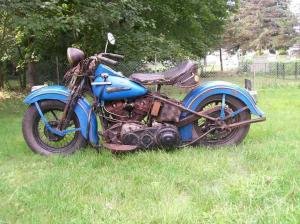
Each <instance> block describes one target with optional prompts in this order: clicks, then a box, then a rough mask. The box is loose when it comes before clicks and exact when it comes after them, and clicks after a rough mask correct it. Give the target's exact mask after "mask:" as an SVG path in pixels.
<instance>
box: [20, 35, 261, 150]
mask: <svg viewBox="0 0 300 224" xmlns="http://www.w3.org/2000/svg"><path fill="white" fill-rule="evenodd" d="M108 44H112V45H114V44H115V38H114V36H113V35H112V34H111V33H109V34H108V38H107V43H106V47H105V51H104V53H99V54H96V55H94V56H91V57H85V54H84V52H83V51H81V50H79V49H76V48H68V50H67V57H68V61H69V62H70V64H71V69H70V70H69V71H67V73H66V74H65V83H66V84H65V86H34V87H33V88H32V91H31V93H30V94H29V95H28V96H27V97H26V98H25V100H24V102H25V103H26V104H27V105H29V107H28V109H27V111H26V112H25V115H24V118H23V123H22V129H23V135H24V139H25V141H26V143H27V144H28V146H29V147H30V148H31V149H32V151H34V152H36V153H39V154H42V155H52V154H71V153H74V152H75V151H76V150H78V149H80V148H82V147H84V146H85V145H86V144H87V143H89V144H90V145H92V146H94V147H95V148H96V149H100V148H101V147H105V148H108V149H110V150H111V151H112V152H128V151H135V150H138V149H144V150H147V149H153V148H177V147H178V148H179V147H186V146H197V145H203V146H212V147H215V146H217V147H219V146H226V145H237V144H239V143H241V142H242V141H243V139H244V138H245V137H246V135H247V133H248V131H249V128H250V124H252V123H256V122H261V121H264V120H265V119H266V118H265V115H264V113H263V112H262V111H261V110H260V109H259V108H258V107H257V105H256V99H255V98H254V97H253V96H252V94H251V91H249V90H247V89H246V88H241V87H239V86H237V85H235V84H231V83H228V82H223V81H211V82H206V83H203V84H199V81H200V77H199V75H198V66H197V64H196V63H195V62H193V61H191V60H187V61H184V62H182V63H181V64H179V65H178V66H176V67H174V68H172V69H170V70H168V71H165V72H158V73H152V74H147V73H134V74H132V75H131V76H130V77H128V78H127V77H125V76H123V74H122V73H121V72H116V71H114V70H113V69H112V68H111V67H109V66H114V65H116V64H118V63H119V62H120V61H121V60H122V59H123V58H124V56H123V55H118V54H113V53H107V47H108ZM163 85H173V86H176V87H178V88H188V89H190V91H189V93H188V94H187V95H186V97H185V98H184V99H183V100H182V101H179V100H177V99H171V98H169V97H168V96H167V95H165V94H163V93H161V91H160V90H161V87H162V86H163ZM146 86H150V87H151V86H152V87H156V89H155V90H153V91H151V90H150V89H154V88H147V87H146ZM86 96H90V97H86ZM87 98H89V99H90V100H89V101H88V100H87ZM97 117H98V120H99V122H98V120H97ZM98 123H100V127H101V128H100V130H101V131H98Z"/></svg>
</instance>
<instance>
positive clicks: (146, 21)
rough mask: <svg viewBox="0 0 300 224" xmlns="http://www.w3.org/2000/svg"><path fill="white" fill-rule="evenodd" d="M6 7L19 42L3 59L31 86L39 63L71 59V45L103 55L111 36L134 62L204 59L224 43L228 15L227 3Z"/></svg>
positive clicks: (39, 0) (40, 1)
mask: <svg viewBox="0 0 300 224" xmlns="http://www.w3.org/2000/svg"><path fill="white" fill-rule="evenodd" d="M0 7H1V9H0V12H1V14H0V15H1V18H5V16H4V15H5V13H6V14H7V15H9V17H10V21H11V22H10V24H9V30H10V32H9V35H10V37H11V36H12V37H13V38H14V44H12V45H6V44H5V46H6V50H5V51H6V52H7V53H3V52H0V58H3V57H4V56H5V54H7V55H9V58H10V59H11V60H14V61H15V60H16V61H17V62H18V63H17V64H18V66H17V67H18V68H20V69H25V68H26V69H27V74H28V75H29V77H28V78H29V80H32V83H31V85H33V84H34V80H36V78H37V77H35V75H36V74H35V72H34V71H36V69H35V63H36V62H38V61H46V60H50V59H51V58H53V56H60V57H61V58H62V57H65V54H66V53H65V52H66V49H67V47H69V46H76V47H79V48H82V49H83V50H84V51H85V52H86V54H87V55H91V54H94V53H96V52H99V51H101V50H102V49H104V45H105V42H106V33H107V32H109V31H110V32H112V33H114V34H115V35H116V37H117V40H118V44H117V45H116V46H115V47H114V49H113V50H114V51H116V52H120V53H124V54H126V56H127V58H128V60H141V59H147V60H152V59H153V58H154V57H155V55H156V56H158V57H159V58H161V59H165V58H168V59H170V58H174V59H175V58H182V57H201V56H204V55H205V54H206V52H207V51H209V50H210V49H212V48H213V47H214V46H215V45H216V44H217V43H218V41H219V36H220V35H221V34H222V31H223V27H224V24H225V19H226V18H227V16H228V10H227V6H226V2H225V1H224V0H215V1H209V0H199V1H194V0H185V1H184V0H164V1H161V0H152V1H150V0H131V1H127V0H117V1H113V0H105V1H104V0H103V1H99V0H90V1H86V0H70V1H65V0H48V1H45V0H32V1H23V0H2V2H0ZM3 27H4V26H3V25H1V28H0V30H3ZM2 45H4V44H2Z"/></svg>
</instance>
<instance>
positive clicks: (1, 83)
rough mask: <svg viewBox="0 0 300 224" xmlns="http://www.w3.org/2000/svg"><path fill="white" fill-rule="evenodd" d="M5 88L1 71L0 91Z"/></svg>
mask: <svg viewBox="0 0 300 224" xmlns="http://www.w3.org/2000/svg"><path fill="white" fill-rule="evenodd" d="M3 87H4V74H3V73H2V71H1V69H0V89H1V88H3Z"/></svg>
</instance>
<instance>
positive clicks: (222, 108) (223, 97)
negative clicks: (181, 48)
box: [220, 94, 226, 120]
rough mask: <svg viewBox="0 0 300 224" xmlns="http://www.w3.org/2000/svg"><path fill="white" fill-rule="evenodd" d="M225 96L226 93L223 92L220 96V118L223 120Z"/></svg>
mask: <svg viewBox="0 0 300 224" xmlns="http://www.w3.org/2000/svg"><path fill="white" fill-rule="evenodd" d="M225 97H226V94H223V96H222V106H221V113H220V118H221V120H224V118H225Z"/></svg>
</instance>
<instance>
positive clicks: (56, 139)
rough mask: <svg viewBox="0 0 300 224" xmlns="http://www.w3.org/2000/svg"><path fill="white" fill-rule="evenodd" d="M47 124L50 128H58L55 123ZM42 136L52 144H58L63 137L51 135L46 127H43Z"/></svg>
mask: <svg viewBox="0 0 300 224" xmlns="http://www.w3.org/2000/svg"><path fill="white" fill-rule="evenodd" d="M48 123H49V125H50V126H51V127H52V128H57V126H58V122H57V121H49V122H48ZM44 135H45V136H46V137H47V138H48V140H49V141H52V142H58V141H60V140H62V139H63V136H59V135H56V134H54V133H52V132H51V131H49V130H48V129H47V127H46V126H45V127H44Z"/></svg>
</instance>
